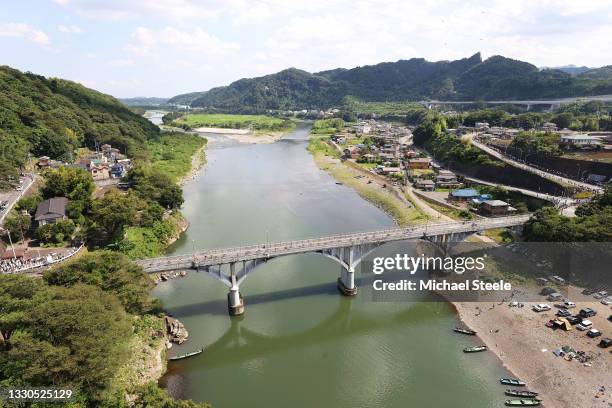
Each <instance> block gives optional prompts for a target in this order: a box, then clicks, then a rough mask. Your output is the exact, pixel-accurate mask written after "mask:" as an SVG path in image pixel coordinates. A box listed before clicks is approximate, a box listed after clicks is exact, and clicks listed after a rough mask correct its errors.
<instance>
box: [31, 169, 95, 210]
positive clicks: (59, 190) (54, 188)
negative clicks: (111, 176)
mask: <svg viewBox="0 0 612 408" xmlns="http://www.w3.org/2000/svg"><path fill="white" fill-rule="evenodd" d="M43 176H44V178H45V185H44V187H43V188H42V195H43V198H45V199H47V198H53V197H67V198H68V200H69V202H68V206H67V208H66V212H67V214H68V216H69V217H70V218H72V219H74V220H78V221H82V216H83V215H84V213H85V212H86V211H87V210H88V209H89V208H90V207H91V200H92V198H91V194H92V193H93V191H94V189H95V186H94V182H93V179H92V177H91V174H89V173H88V172H87V171H85V170H84V169H81V168H76V167H65V166H62V167H60V168H58V169H49V170H46V171H45V172H44V174H43Z"/></svg>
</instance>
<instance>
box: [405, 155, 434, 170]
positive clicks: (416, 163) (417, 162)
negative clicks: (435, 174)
mask: <svg viewBox="0 0 612 408" xmlns="http://www.w3.org/2000/svg"><path fill="white" fill-rule="evenodd" d="M430 164H431V159H430V158H429V157H418V158H415V159H410V160H408V167H410V168H411V169H428V168H429V165H430Z"/></svg>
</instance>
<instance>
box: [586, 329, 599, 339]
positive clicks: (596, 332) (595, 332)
mask: <svg viewBox="0 0 612 408" xmlns="http://www.w3.org/2000/svg"><path fill="white" fill-rule="evenodd" d="M587 336H589V337H590V338H592V339H594V338H595V337H599V336H601V332H600V331H599V330H597V329H591V330H589V331H588V332H587Z"/></svg>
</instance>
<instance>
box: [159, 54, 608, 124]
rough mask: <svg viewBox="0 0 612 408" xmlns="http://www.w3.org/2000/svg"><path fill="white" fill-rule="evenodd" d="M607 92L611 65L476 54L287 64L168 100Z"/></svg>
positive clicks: (304, 105)
mask: <svg viewBox="0 0 612 408" xmlns="http://www.w3.org/2000/svg"><path fill="white" fill-rule="evenodd" d="M604 94H612V69H611V67H604V68H599V69H592V70H588V71H586V72H583V73H580V74H570V73H567V72H563V71H561V70H558V69H543V70H540V69H538V68H537V67H536V66H535V65H532V64H529V63H527V62H522V61H517V60H513V59H510V58H505V57H502V56H494V57H491V58H488V59H486V60H485V61H483V60H482V58H481V55H480V53H477V54H475V55H473V56H472V57H470V58H464V59H460V60H456V61H438V62H430V61H426V60H424V59H422V58H413V59H410V60H400V61H397V62H384V63H381V64H377V65H369V66H363V67H357V68H353V69H343V68H338V69H333V70H329V71H322V72H318V73H314V74H312V73H309V72H306V71H302V70H298V69H295V68H291V69H288V70H284V71H281V72H278V73H276V74H272V75H266V76H263V77H259V78H250V79H241V80H239V81H236V82H233V83H232V84H230V85H228V86H223V87H218V88H213V89H211V90H209V91H207V92H192V93H189V94H184V95H178V96H175V97H174V98H171V99H170V100H169V101H168V102H169V103H176V104H189V105H191V106H193V107H208V108H217V109H221V110H227V111H242V112H245V111H253V112H257V111H263V110H266V109H308V108H325V107H331V106H334V105H337V104H338V103H339V102H340V101H342V99H343V98H344V97H345V96H353V97H355V98H358V99H361V100H363V101H406V100H423V99H438V100H481V99H482V100H493V99H537V98H555V97H570V96H585V95H604Z"/></svg>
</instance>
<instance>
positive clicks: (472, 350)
mask: <svg viewBox="0 0 612 408" xmlns="http://www.w3.org/2000/svg"><path fill="white" fill-rule="evenodd" d="M486 349H487V346H475V347H466V348H464V349H463V352H464V353H478V352H479V351H485V350H486Z"/></svg>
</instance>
